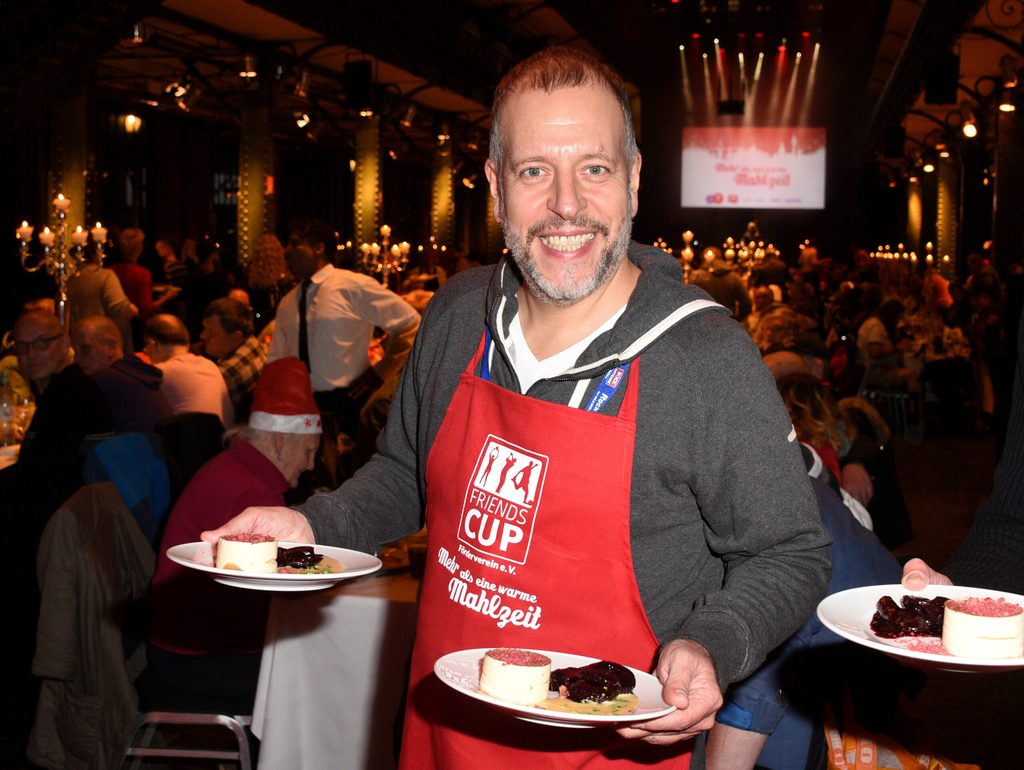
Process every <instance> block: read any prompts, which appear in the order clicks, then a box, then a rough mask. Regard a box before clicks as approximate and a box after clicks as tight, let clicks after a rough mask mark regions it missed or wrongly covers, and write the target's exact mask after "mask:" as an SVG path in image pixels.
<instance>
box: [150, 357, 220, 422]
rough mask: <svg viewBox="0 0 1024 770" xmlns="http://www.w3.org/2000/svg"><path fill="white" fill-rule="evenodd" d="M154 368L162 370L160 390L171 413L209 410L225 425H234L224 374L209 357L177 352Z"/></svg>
mask: <svg viewBox="0 0 1024 770" xmlns="http://www.w3.org/2000/svg"><path fill="white" fill-rule="evenodd" d="M157 367H158V368H159V369H160V370H161V371H162V372H163V373H164V379H163V382H162V383H161V385H160V390H162V391H163V393H164V395H165V396H166V397H167V400H168V401H169V402H170V404H171V411H172V412H174V414H184V413H186V412H209V413H210V414H215V415H217V416H218V417H220V421H221V423H223V425H224V427H225V428H230V427H231V426H232V425H234V424H235V408H234V406H232V405H231V398H230V397H229V396H228V387H227V385H226V384H225V382H224V375H222V374H221V373H220V369H218V368H217V364H215V363H213V361H211V360H210V359H209V358H203V357H202V356H197V355H194V354H192V353H179V354H178V355H176V356H174V357H173V358H171V359H168V360H167V361H164V362H163V363H159V364H157Z"/></svg>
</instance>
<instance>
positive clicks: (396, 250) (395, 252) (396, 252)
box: [391, 243, 402, 259]
mask: <svg viewBox="0 0 1024 770" xmlns="http://www.w3.org/2000/svg"><path fill="white" fill-rule="evenodd" d="M391 256H392V258H394V259H398V258H399V257H400V256H402V249H401V247H400V246H399V245H398V244H397V243H396V244H394V245H392V247H391Z"/></svg>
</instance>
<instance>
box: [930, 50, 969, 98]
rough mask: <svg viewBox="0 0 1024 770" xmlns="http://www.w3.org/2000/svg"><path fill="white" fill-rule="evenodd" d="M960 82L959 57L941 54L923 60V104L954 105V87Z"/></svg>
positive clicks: (951, 54)
mask: <svg viewBox="0 0 1024 770" xmlns="http://www.w3.org/2000/svg"><path fill="white" fill-rule="evenodd" d="M959 82H960V57H959V56H958V55H957V54H955V53H941V54H936V55H934V56H929V57H928V58H926V59H925V60H924V101H925V104H956V101H957V96H956V86H957V83H959Z"/></svg>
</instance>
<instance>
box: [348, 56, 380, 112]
mask: <svg viewBox="0 0 1024 770" xmlns="http://www.w3.org/2000/svg"><path fill="white" fill-rule="evenodd" d="M343 82H344V84H345V103H346V104H347V105H348V106H349V107H351V108H352V109H355V110H371V109H373V62H372V61H370V60H369V59H365V60H360V61H350V62H346V64H345V74H344V76H343Z"/></svg>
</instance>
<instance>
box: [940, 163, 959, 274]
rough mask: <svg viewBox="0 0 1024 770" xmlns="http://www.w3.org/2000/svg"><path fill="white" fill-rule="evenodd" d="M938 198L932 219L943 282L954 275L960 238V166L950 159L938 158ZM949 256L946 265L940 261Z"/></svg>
mask: <svg viewBox="0 0 1024 770" xmlns="http://www.w3.org/2000/svg"><path fill="white" fill-rule="evenodd" d="M935 173H936V175H937V177H938V180H937V181H938V195H937V205H936V217H935V256H936V265H937V266H938V267H939V270H940V272H941V273H942V274H943V275H944V276H945V277H946V278H952V277H953V276H954V274H955V273H956V264H957V260H958V258H959V249H958V245H959V244H958V239H959V237H960V164H959V162H957V161H955V160H953V159H952V158H939V161H938V163H937V167H936V172H935ZM946 254H948V255H949V262H943V261H942V258H943V257H944V256H945V255H946Z"/></svg>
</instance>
